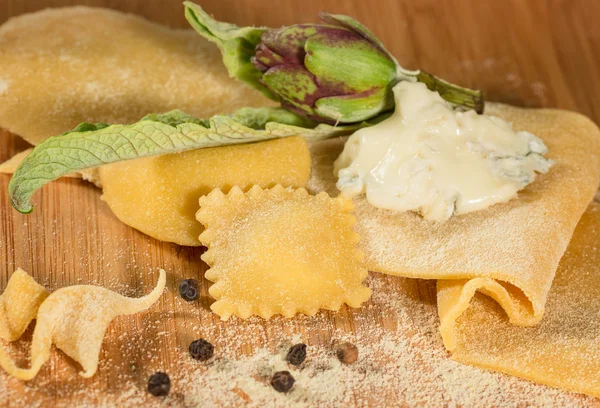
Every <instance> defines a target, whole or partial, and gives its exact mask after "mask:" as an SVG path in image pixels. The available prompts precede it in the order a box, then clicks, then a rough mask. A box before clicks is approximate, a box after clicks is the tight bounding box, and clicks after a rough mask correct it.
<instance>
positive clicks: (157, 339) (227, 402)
mask: <svg viewBox="0 0 600 408" xmlns="http://www.w3.org/2000/svg"><path fill="white" fill-rule="evenodd" d="M368 284H369V286H370V287H371V288H372V289H373V290H374V296H373V299H372V300H371V302H370V303H369V304H368V305H367V306H366V307H364V308H362V309H359V310H358V311H355V312H349V311H348V310H342V312H340V314H342V315H343V316H337V315H336V314H333V313H328V312H325V313H319V314H318V315H317V316H315V317H305V316H299V317H297V318H294V319H283V318H275V319H272V320H270V321H269V322H265V321H263V320H261V319H259V318H253V319H249V320H247V321H241V320H239V319H237V318H233V319H231V320H230V321H228V322H220V321H218V320H216V319H213V318H212V316H211V313H210V312H209V311H208V310H207V309H205V308H198V307H197V305H196V306H194V304H189V303H187V302H185V301H183V300H182V299H178V298H177V295H175V296H173V297H172V298H171V297H169V296H168V297H169V298H171V299H173V302H172V303H171V302H168V304H167V305H168V306H169V307H168V308H167V309H175V310H179V309H181V310H182V311H186V312H190V313H192V312H193V313H192V315H197V317H191V318H189V319H188V323H189V322H190V321H197V323H198V324H197V325H193V327H191V333H190V334H191V337H190V338H195V337H194V336H197V337H206V338H207V339H209V340H210V341H211V342H212V343H213V344H214V345H215V358H213V359H212V360H210V361H209V362H208V363H199V362H197V361H194V360H192V359H191V358H190V357H189V354H188V353H187V350H185V349H184V348H183V347H182V348H180V349H177V353H176V354H177V355H178V357H177V358H175V359H173V360H170V359H169V358H165V355H164V352H163V351H161V350H162V349H164V348H170V347H176V346H173V345H169V344H170V341H169V338H170V336H173V335H174V334H173V332H161V331H157V329H158V327H159V326H160V325H161V324H162V323H163V322H165V320H169V319H170V322H173V321H175V320H177V318H176V317H174V315H173V310H170V311H164V312H161V313H159V314H156V313H155V314H152V311H150V316H146V317H144V318H143V320H144V325H143V326H142V327H141V330H139V331H136V330H127V329H124V328H126V327H129V326H130V322H129V321H128V320H129V318H127V317H122V318H118V319H117V321H116V323H117V326H118V327H115V326H114V325H113V326H111V327H110V328H109V333H108V334H107V338H106V340H105V345H104V348H105V349H110V350H112V355H118V354H119V353H121V354H122V356H123V357H122V358H121V359H120V360H119V361H110V360H106V359H105V358H103V359H102V361H101V365H100V369H99V372H98V375H97V376H96V377H94V378H93V379H91V380H83V379H81V378H78V377H77V376H76V375H75V369H74V368H73V367H72V366H71V365H66V364H61V367H57V366H55V367H54V368H53V370H54V371H58V377H60V378H63V377H64V378H65V381H56V378H55V377H54V376H48V375H42V376H40V378H38V379H36V380H35V381H33V382H31V383H21V384H19V383H18V382H17V381H16V380H14V379H8V378H7V377H6V375H5V374H3V373H2V374H0V378H1V380H0V392H2V393H3V394H9V400H11V401H14V402H15V404H16V405H19V404H18V403H19V402H23V403H24V402H25V400H23V398H27V401H28V402H29V401H31V400H34V399H35V396H36V395H47V394H48V393H52V394H54V395H55V396H56V406H57V407H67V406H72V404H73V402H74V401H76V402H77V404H76V405H78V406H96V405H98V406H102V407H130V406H131V407H133V406H140V405H144V406H158V405H161V406H173V407H222V406H254V407H282V406H285V407H312V406H319V407H338V406H359V407H367V406H424V405H427V406H449V407H455V406H457V407H458V406H460V407H474V406H496V407H516V406H556V407H566V406H589V405H590V404H593V403H594V401H595V400H594V399H593V398H589V397H583V396H579V395H576V394H570V393H566V392H562V391H559V390H556V389H552V388H549V387H546V386H540V385H535V384H533V383H530V382H528V381H525V380H521V379H518V378H516V377H510V376H506V375H503V374H500V373H495V372H488V371H484V370H481V369H478V368H475V367H470V366H466V365H462V364H459V363H457V362H454V361H452V360H450V359H449V358H448V353H447V352H446V351H445V349H444V347H443V345H442V343H441V340H440V338H439V333H438V328H437V326H438V324H439V321H438V318H437V313H436V308H435V302H434V300H433V299H434V288H433V286H432V285H431V282H426V281H418V280H410V279H403V278H392V277H386V276H383V275H378V274H374V275H372V276H371V277H370V278H369V279H368ZM173 291H174V289H173ZM198 309H199V310H198ZM350 313H351V314H352V315H353V322H354V323H353V324H354V326H355V330H356V333H357V334H356V335H354V334H349V333H348V331H345V330H343V329H342V328H343V327H344V324H345V323H344V316H347V315H348V314H350ZM332 321H333V322H334V325H335V326H337V327H338V328H337V329H333V330H332V331H331V332H329V333H328V332H327V331H326V330H324V329H322V328H324V327H328V326H331V325H332V324H331V322H332ZM200 322H202V323H201V324H200ZM133 326H135V324H133ZM319 328H321V330H319ZM185 329H186V330H183V332H186V331H189V329H190V327H187V326H186V328H185ZM150 333H154V335H153V336H151V335H149V334H150ZM315 340H319V342H320V344H321V345H318V346H317V345H315V344H318V343H317V341H315ZM334 341H348V342H351V343H353V344H355V345H356V346H357V347H358V350H359V359H358V361H357V362H356V363H354V364H352V365H344V364H342V363H340V362H339V360H338V359H337V358H336V356H335V354H334V349H335V347H334V345H333V342H334ZM298 342H306V343H307V344H308V349H307V359H306V361H305V362H304V363H303V364H302V365H300V366H299V367H294V366H291V365H288V364H287V363H286V362H285V360H284V358H285V354H286V352H287V350H288V349H289V347H290V346H291V345H292V344H295V343H298ZM250 345H254V346H255V347H256V348H255V349H252V348H251V346H250ZM18 346H19V347H18V349H19V350H20V353H18V352H17V354H18V355H20V356H23V355H25V350H26V348H24V347H23V344H21V345H18ZM115 348H116V349H115ZM140 353H142V359H143V360H144V363H143V364H144V365H145V366H146V368H144V369H140V367H137V366H136V365H134V364H132V362H133V361H135V360H136V359H137V360H138V361H139V354H140ZM61 360H64V356H59V354H58V353H55V354H54V356H53V358H52V360H51V361H52V362H53V363H55V362H57V361H61ZM148 367H156V369H157V370H158V369H160V370H165V371H166V372H168V373H169V375H170V377H171V381H172V389H171V393H170V395H169V396H168V397H167V398H166V399H164V400H163V399H160V398H155V397H152V396H150V395H149V394H148V393H147V392H146V390H145V381H146V380H147V377H148V376H149V375H150V374H152V373H153V372H154V370H153V369H152V370H151V369H149V368H148ZM281 370H288V371H290V372H291V373H292V375H293V376H294V377H295V379H296V384H295V386H294V388H293V390H292V391H291V392H290V393H289V394H280V393H278V392H276V391H274V390H273V389H272V388H271V386H270V385H269V378H270V377H271V375H272V374H273V373H274V372H275V371H281ZM107 371H109V372H110V373H111V375H110V376H108V378H109V381H110V383H111V384H110V387H111V389H110V390H107V389H106V385H105V384H104V383H105V382H106V377H105V378H104V380H101V379H100V377H101V376H102V375H106V373H107ZM18 390H25V392H24V393H22V394H21V393H19V392H18ZM12 397H14V398H15V399H11V398H12Z"/></svg>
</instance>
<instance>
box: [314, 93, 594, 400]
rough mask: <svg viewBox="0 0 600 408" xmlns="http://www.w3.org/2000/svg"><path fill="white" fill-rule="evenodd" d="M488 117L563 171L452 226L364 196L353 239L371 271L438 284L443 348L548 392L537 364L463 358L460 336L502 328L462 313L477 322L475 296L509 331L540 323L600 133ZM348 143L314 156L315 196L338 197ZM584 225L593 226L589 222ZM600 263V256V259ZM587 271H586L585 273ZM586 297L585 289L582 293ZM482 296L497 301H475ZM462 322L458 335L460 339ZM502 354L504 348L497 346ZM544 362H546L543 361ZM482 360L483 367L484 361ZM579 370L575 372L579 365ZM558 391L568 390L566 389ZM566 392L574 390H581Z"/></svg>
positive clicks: (585, 196) (512, 114) (515, 114)
mask: <svg viewBox="0 0 600 408" xmlns="http://www.w3.org/2000/svg"><path fill="white" fill-rule="evenodd" d="M486 113H488V114H493V115H496V116H499V117H502V118H504V119H506V120H508V121H510V122H513V125H514V127H515V129H518V130H528V131H530V132H532V133H534V134H536V135H537V136H539V137H540V138H542V139H543V140H544V142H545V143H546V144H547V145H548V147H549V149H550V153H549V157H550V158H551V159H553V160H555V162H556V163H555V165H554V166H553V167H552V168H551V170H550V172H549V173H548V174H545V175H540V176H539V178H538V179H537V180H536V181H535V182H534V183H533V184H531V185H530V186H528V187H527V188H526V189H525V190H524V191H522V192H521V193H520V194H519V198H518V199H517V200H512V201H510V202H508V203H505V204H497V205H495V206H492V207H490V208H488V209H487V210H484V211H480V212H475V213H471V214H466V215H462V216H458V217H453V218H452V219H451V220H450V221H448V222H446V223H444V224H437V223H434V222H429V221H426V220H423V219H422V218H421V217H420V216H418V215H416V214H413V213H400V214H396V213H393V212H391V211H387V210H381V209H377V208H375V207H373V206H371V205H370V204H368V203H367V202H366V200H365V199H364V197H359V198H357V199H355V208H356V209H355V214H356V217H357V224H356V226H355V230H356V231H357V232H358V233H359V234H360V235H361V241H360V246H361V249H362V250H363V251H364V253H365V261H366V266H367V268H368V269H369V270H370V271H375V272H383V273H388V274H392V275H400V276H405V277H412V278H425V279H437V280H438V290H439V296H438V307H439V311H440V316H441V333H442V337H443V340H444V344H445V346H446V347H447V348H448V349H449V350H454V351H455V352H456V353H457V355H456V358H458V359H460V360H462V361H467V362H471V363H473V364H478V365H482V366H488V367H490V368H494V369H498V370H500V371H506V372H511V373H513V374H517V375H521V376H524V377H527V378H532V379H538V380H539V381H540V382H548V383H550V382H552V381H550V380H547V381H546V380H544V379H542V378H541V377H535V376H534V375H529V374H527V373H526V370H527V369H530V368H531V367H532V366H534V365H535V364H533V363H532V365H530V366H527V365H522V366H519V367H517V366H515V365H511V363H510V361H508V360H504V357H506V358H508V355H507V354H504V355H503V354H501V353H500V352H499V351H498V350H496V352H498V353H500V354H497V355H496V356H497V357H496V359H495V360H494V363H491V362H489V361H488V360H486V358H488V357H486V358H483V357H481V355H479V354H477V351H478V350H477V348H476V347H477V346H476V345H474V346H473V347H475V349H473V350H471V349H465V346H464V344H465V343H466V342H468V341H474V340H472V339H468V337H464V336H461V337H460V338H459V337H457V336H458V335H461V334H462V333H465V332H469V333H471V334H472V333H475V332H478V331H481V333H480V335H481V336H484V334H483V333H488V334H486V335H485V336H484V337H486V338H487V336H489V338H492V337H493V336H494V332H495V331H496V330H495V328H496V327H490V326H488V325H487V319H486V318H479V319H473V318H471V317H463V316H461V314H463V313H468V314H469V316H471V315H473V313H475V312H473V311H470V309H469V305H470V302H471V301H472V298H473V297H474V296H475V297H476V304H477V305H479V306H478V308H479V309H482V308H483V307H484V306H486V307H487V308H488V309H490V310H493V311H494V313H499V311H502V310H503V312H502V313H505V315H506V317H505V319H504V320H505V323H506V322H508V323H511V324H514V325H519V326H533V325H536V324H537V323H539V322H540V320H541V319H542V316H543V314H544V311H545V307H546V301H547V298H548V293H549V291H550V288H551V286H552V282H553V280H554V276H555V273H556V270H557V267H558V264H559V261H560V259H561V257H562V256H563V254H564V252H565V250H566V248H567V246H568V244H569V241H570V240H571V237H572V235H573V231H574V230H575V227H576V225H577V223H578V222H579V220H580V218H581V216H582V214H583V212H584V211H585V209H586V207H587V206H588V204H589V202H590V201H591V200H592V198H593V197H594V194H595V193H596V190H597V188H598V183H599V181H600V131H599V130H598V128H597V127H596V126H595V125H594V124H593V123H592V122H591V121H590V120H589V119H587V118H585V117H584V116H581V115H579V114H576V113H571V112H566V111H559V110H533V109H520V108H514V107H509V106H505V105H499V104H490V106H489V107H488V110H487V112H486ZM343 143H344V140H343V139H338V140H331V141H326V142H319V143H316V144H314V145H313V146H312V147H311V149H312V156H313V178H312V180H311V182H310V183H309V188H310V189H311V190H312V191H314V192H317V191H328V192H329V193H330V194H336V188H335V181H336V179H335V177H334V175H333V170H332V167H333V161H334V160H335V159H336V157H337V156H338V155H339V153H340V152H341V150H342V148H343ZM585 220H589V216H588V217H587V218H586V219H585ZM585 220H584V221H585ZM588 222H589V221H585V222H584V227H582V228H587V227H585V224H586V223H588ZM596 225H598V223H597V224H596ZM589 228H592V227H589ZM596 236H598V235H596ZM574 245H576V244H574ZM576 248H577V247H576ZM576 250H577V249H574V251H576ZM582 256H583V257H585V256H586V255H582ZM589 256H592V255H589ZM595 256H596V257H598V254H596V255H595ZM596 259H597V258H596ZM595 270H596V271H597V269H595ZM584 272H585V271H584V270H583V269H582V271H581V272H580V273H584ZM589 273H592V271H590V272H589ZM561 279H563V278H561ZM587 279H590V281H589V282H590V283H589V284H586V283H585V282H580V283H573V284H570V285H572V286H569V290H572V292H571V293H570V294H569V295H568V296H567V297H566V298H565V299H569V298H570V296H574V297H575V298H573V299H571V300H572V301H576V295H577V293H578V292H577V287H579V286H581V285H587V286H590V285H591V284H593V282H595V281H593V279H594V278H592V277H588V278H587ZM559 282H561V281H559ZM580 290H582V291H585V290H587V289H585V288H583V287H581V288H580ZM478 292H480V293H482V294H485V295H488V296H489V297H487V298H486V297H484V296H482V295H479V294H478V295H476V293H478ZM489 298H493V299H495V301H496V302H493V301H490V299H489ZM482 299H485V301H482ZM573 307H581V306H575V305H574V306H573ZM587 308H590V309H589V310H592V309H593V307H592V305H591V304H588V305H586V309H585V310H588V309H587ZM479 309H477V310H479ZM553 313H554V312H553ZM557 313H560V311H558V312H557ZM475 315H476V316H479V317H481V316H482V315H481V314H477V313H475ZM459 316H461V317H460V318H459ZM596 316H597V315H595V317H594V318H596ZM457 319H459V320H458V321H459V326H460V327H459V329H458V330H455V328H454V325H455V322H456V321H457ZM584 323H585V322H584V320H582V319H581V318H579V319H576V320H573V321H566V322H565V323H564V324H565V325H572V327H571V329H572V330H571V331H570V332H569V333H570V335H572V336H574V337H575V338H577V339H579V338H581V337H585V336H589V333H588V332H589V331H590V330H591V331H593V330H594V327H597V325H595V323H593V324H590V325H589V326H586V325H585V324H584ZM496 326H498V325H496ZM502 327H504V326H502ZM507 327H510V325H508V326H507ZM544 327H546V326H544ZM497 328H498V329H499V327H497ZM567 328H568V327H565V329H567ZM514 330H524V331H523V333H527V330H531V331H530V333H531V335H532V337H531V340H532V344H533V341H534V338H535V333H536V332H535V330H538V329H517V328H515V329H514ZM541 330H545V329H541ZM457 333H458V334H457ZM490 333H491V334H490ZM586 333H588V334H587V335H586ZM566 336H567V337H568V336H569V334H566ZM525 338H526V336H525V337H523V339H525ZM466 339H468V340H466ZM546 339H547V340H548V339H549V337H547V338H546ZM494 340H498V339H494ZM544 341H545V340H544ZM544 344H546V346H547V348H546V350H547V351H550V350H551V349H552V342H551V341H549V340H548V342H547V343H544ZM501 345H502V342H501V341H499V340H498V343H497V346H498V347H500V346H501ZM563 346H564V343H563ZM533 348H535V347H532V349H533ZM565 348H566V346H565ZM585 349H586V347H585V345H584V346H583V347H581V348H579V349H578V350H579V351H580V352H581V353H580V354H577V351H573V353H575V356H577V358H579V360H584V359H585ZM525 350H527V344H526V342H525V341H523V344H522V351H525ZM590 352H593V350H592V351H590ZM532 353H534V354H535V352H533V351H532ZM538 353H541V354H538V356H539V358H542V357H541V356H542V355H544V354H543V352H542V351H538ZM480 357H481V360H478V359H479V358H480ZM515 357H516V356H515ZM489 358H491V357H489ZM531 358H534V357H531ZM551 358H552V357H551ZM568 358H569V357H565V359H568ZM501 361H505V363H504V365H502V364H500V362H501ZM532 361H533V360H532ZM523 364H525V363H523ZM509 367H512V368H509ZM572 367H573V368H574V367H576V364H575V363H573V366H572ZM596 372H597V370H596ZM558 375H559V374H555V376H558ZM594 381H596V380H594ZM552 383H555V384H558V385H562V383H559V382H558V380H557V381H553V382H552ZM589 386H590V383H588V384H586V386H585V387H586V388H585V389H586V390H589ZM564 387H565V388H569V389H575V387H574V386H567V385H564Z"/></svg>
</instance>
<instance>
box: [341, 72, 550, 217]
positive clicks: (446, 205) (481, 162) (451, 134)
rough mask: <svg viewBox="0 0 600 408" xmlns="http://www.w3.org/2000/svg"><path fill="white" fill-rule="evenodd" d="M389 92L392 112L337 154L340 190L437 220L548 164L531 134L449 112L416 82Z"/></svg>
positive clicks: (528, 178)
mask: <svg viewBox="0 0 600 408" xmlns="http://www.w3.org/2000/svg"><path fill="white" fill-rule="evenodd" d="M394 97H395V99H396V111H395V112H394V114H393V115H392V116H391V117H390V118H388V119H386V120H385V121H383V122H381V123H379V124H377V125H375V126H372V127H369V128H364V129H361V130H359V131H357V132H356V133H354V134H353V135H352V136H350V138H349V139H348V141H347V142H346V145H345V147H344V151H343V152H342V154H341V155H340V157H339V158H338V159H337V160H336V162H335V172H336V174H337V176H338V182H337V187H338V189H339V190H340V191H341V192H342V194H344V195H346V196H349V197H353V196H356V195H360V194H363V193H364V194H366V198H367V200H368V201H369V203H370V204H371V205H373V206H375V207H379V208H383V209H388V210H394V211H416V212H418V213H420V214H421V215H422V216H423V217H424V218H426V219H429V220H435V221H440V222H443V221H446V220H447V219H448V218H450V217H451V216H452V215H454V214H456V215H458V214H465V213H469V212H472V211H478V210H482V209H484V208H487V207H489V206H491V205H493V204H496V203H502V202H506V201H509V200H510V199H512V198H514V197H516V196H517V192H518V191H519V190H521V189H523V188H524V187H525V186H527V185H528V184H529V183H531V182H533V181H534V180H535V177H536V172H537V173H546V172H547V171H548V169H549V168H550V166H551V164H552V162H551V161H550V160H548V159H546V158H545V157H544V154H546V153H547V152H548V149H547V147H546V145H545V144H544V142H542V140H540V139H539V138H537V137H536V136H535V135H533V134H531V133H529V132H525V131H520V132H515V131H514V130H513V128H512V126H511V124H510V123H508V122H506V121H504V120H502V119H500V118H497V117H494V116H486V115H477V114H476V113H475V112H474V111H467V112H456V111H454V110H453V109H452V107H451V106H450V104H448V103H447V102H446V101H444V100H443V99H442V98H441V97H440V95H439V94H438V93H437V92H432V91H430V90H428V89H427V87H426V86H425V85H424V84H422V83H412V82H408V81H403V82H400V83H399V84H398V85H396V86H395V87H394Z"/></svg>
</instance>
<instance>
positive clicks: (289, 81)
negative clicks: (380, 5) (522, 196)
mask: <svg viewBox="0 0 600 408" xmlns="http://www.w3.org/2000/svg"><path fill="white" fill-rule="evenodd" d="M184 4H185V7H186V18H187V19H188V21H189V22H190V24H191V25H192V27H193V28H194V29H195V30H196V31H197V32H198V33H199V34H201V35H202V36H203V37H205V38H207V39H208V40H210V41H212V42H214V43H215V44H217V46H218V47H219V48H220V50H221V52H222V54H223V61H224V63H225V65H226V66H227V68H228V70H229V73H230V74H231V75H232V76H233V77H235V78H237V79H240V80H242V81H244V82H246V83H247V84H248V85H250V86H252V87H254V88H256V89H258V90H260V91H261V92H263V93H264V94H265V95H267V96H268V97H270V98H271V99H274V100H278V101H280V103H281V105H282V107H284V108H285V109H287V110H290V111H292V112H295V113H298V114H300V115H302V116H305V117H307V118H310V119H313V120H315V121H317V122H323V123H360V122H364V121H367V120H373V119H374V118H377V117H379V116H381V115H382V114H385V113H386V112H390V111H392V110H393V108H394V99H393V95H392V88H393V87H394V85H396V84H397V83H398V82H399V81H420V82H424V83H425V84H426V85H427V87H428V88H429V89H431V90H435V91H437V92H439V93H440V95H441V96H442V98H444V99H445V100H447V101H448V102H450V103H452V104H453V105H454V106H455V107H456V108H458V109H464V110H467V109H474V110H476V111H477V112H478V113H481V112H483V96H482V93H481V92H480V91H475V90H471V89H467V88H462V87H459V86H457V85H453V84H450V83H448V82H446V81H443V80H441V79H439V78H437V77H435V76H433V75H430V74H427V73H425V72H423V71H419V70H416V71H411V70H407V69H405V68H403V67H401V66H400V64H398V61H396V59H395V58H394V57H393V56H392V55H391V54H390V53H389V52H388V51H387V50H386V49H385V47H384V46H383V44H382V43H381V41H379V39H377V37H375V35H374V34H373V33H372V32H371V31H369V29H367V28H366V27H365V26H363V25H362V24H360V23H359V22H357V21H356V20H354V19H352V18H350V17H348V16H343V15H333V14H328V13H321V15H320V17H321V20H322V21H323V23H322V24H297V25H292V26H289V27H282V28H279V29H268V28H263V27H238V26H236V25H233V24H229V23H224V22H218V21H215V20H214V19H212V18H211V17H210V16H209V15H208V14H206V13H205V12H204V11H203V10H202V8H200V7H199V6H198V5H196V4H194V3H191V2H185V3H184Z"/></svg>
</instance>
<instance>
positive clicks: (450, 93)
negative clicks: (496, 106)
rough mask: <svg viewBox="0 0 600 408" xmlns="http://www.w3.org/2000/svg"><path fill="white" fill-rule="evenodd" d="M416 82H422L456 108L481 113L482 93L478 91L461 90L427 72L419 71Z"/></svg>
mask: <svg viewBox="0 0 600 408" xmlns="http://www.w3.org/2000/svg"><path fill="white" fill-rule="evenodd" d="M417 81H419V82H423V83H424V84H425V85H427V88H429V89H430V90H432V91H436V92H438V93H439V94H440V96H441V97H442V98H444V99H445V100H446V101H448V102H450V103H451V104H453V105H455V106H456V107H459V108H463V109H467V110H468V109H473V110H475V112H477V113H479V114H481V113H483V108H484V102H483V92H481V91H479V90H474V89H469V88H463V87H460V86H458V85H454V84H451V83H450V82H446V81H444V80H443V79H440V78H438V77H436V76H434V75H431V74H428V73H427V72H423V71H420V72H419V74H417Z"/></svg>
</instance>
